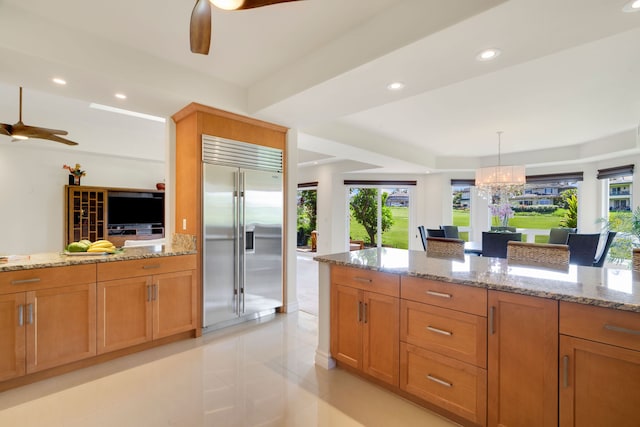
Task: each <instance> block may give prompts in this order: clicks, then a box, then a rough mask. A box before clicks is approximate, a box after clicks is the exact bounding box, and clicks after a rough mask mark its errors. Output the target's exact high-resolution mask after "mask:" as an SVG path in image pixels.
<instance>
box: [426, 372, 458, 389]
mask: <svg viewBox="0 0 640 427" xmlns="http://www.w3.org/2000/svg"><path fill="white" fill-rule="evenodd" d="M427 379H428V380H431V381H433V382H434V383H438V384H440V385H443V386H445V387H452V386H453V384H452V383H449V382H446V381H445V380H441V379H440V378H436V377H434V376H433V375H431V374H429V375H427Z"/></svg>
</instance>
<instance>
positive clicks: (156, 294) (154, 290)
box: [151, 285, 158, 301]
mask: <svg viewBox="0 0 640 427" xmlns="http://www.w3.org/2000/svg"><path fill="white" fill-rule="evenodd" d="M151 287H152V288H153V296H152V297H151V299H152V300H153V301H156V300H157V299H158V285H151Z"/></svg>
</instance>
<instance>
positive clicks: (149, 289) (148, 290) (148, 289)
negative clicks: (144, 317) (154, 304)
mask: <svg viewBox="0 0 640 427" xmlns="http://www.w3.org/2000/svg"><path fill="white" fill-rule="evenodd" d="M149 301H151V285H147V302H149Z"/></svg>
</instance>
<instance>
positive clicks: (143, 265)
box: [98, 255, 196, 282]
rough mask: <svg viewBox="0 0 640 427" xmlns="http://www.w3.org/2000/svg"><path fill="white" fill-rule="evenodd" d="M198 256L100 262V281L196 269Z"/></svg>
mask: <svg viewBox="0 0 640 427" xmlns="http://www.w3.org/2000/svg"><path fill="white" fill-rule="evenodd" d="M195 268H196V256H195V255H181V256H168V257H155V258H145V259H136V260H131V261H117V262H105V263H99V264H98V281H99V282H103V281H105V280H116V279H123V278H127V277H139V276H149V275H153V274H163V273H171V272H173V271H184V270H195Z"/></svg>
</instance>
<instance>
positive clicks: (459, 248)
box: [427, 237, 464, 258]
mask: <svg viewBox="0 0 640 427" xmlns="http://www.w3.org/2000/svg"><path fill="white" fill-rule="evenodd" d="M431 255H440V256H451V257H456V258H464V240H461V239H449V238H445V237H427V256H431Z"/></svg>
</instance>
